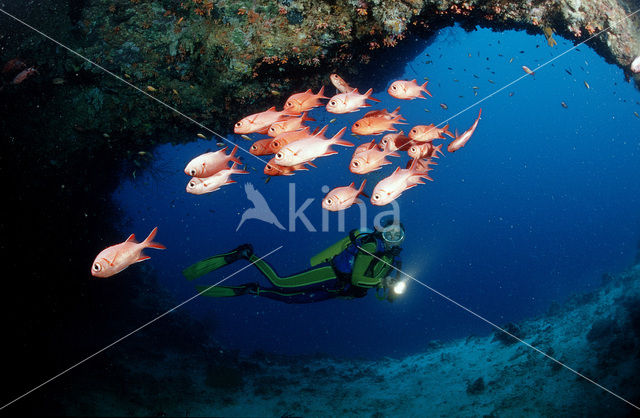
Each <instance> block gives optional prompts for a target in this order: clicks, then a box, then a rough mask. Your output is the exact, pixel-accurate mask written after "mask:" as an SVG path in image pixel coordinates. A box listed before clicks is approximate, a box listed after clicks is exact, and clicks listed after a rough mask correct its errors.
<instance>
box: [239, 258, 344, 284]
mask: <svg viewBox="0 0 640 418" xmlns="http://www.w3.org/2000/svg"><path fill="white" fill-rule="evenodd" d="M249 261H250V262H251V263H253V264H254V265H255V266H256V267H257V268H258V269H259V270H260V271H261V272H262V274H264V275H265V277H266V278H267V279H269V281H270V282H271V283H272V284H273V285H274V286H276V287H281V288H294V287H296V288H299V287H305V286H316V285H320V284H322V283H325V282H328V281H330V280H334V279H336V273H335V271H334V270H333V267H331V266H330V265H328V264H327V263H325V264H324V265H322V266H320V267H315V268H311V269H309V270H305V271H302V272H300V273H297V274H294V275H292V276H287V277H280V276H278V274H277V273H276V272H275V270H274V269H273V267H271V266H270V265H269V263H267V262H266V261H264V260H261V259H260V258H258V257H256V256H255V255H251V256H250V257H249Z"/></svg>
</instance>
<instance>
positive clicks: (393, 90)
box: [387, 78, 431, 100]
mask: <svg viewBox="0 0 640 418" xmlns="http://www.w3.org/2000/svg"><path fill="white" fill-rule="evenodd" d="M427 83H428V81H425V82H424V84H423V85H421V86H419V85H418V83H416V79H415V78H414V79H413V80H411V81H407V80H397V81H394V82H393V83H391V85H390V86H389V88H388V89H387V93H389V95H391V97H395V98H396V99H403V100H413V99H426V97H425V96H423V95H422V93H427V94H428V95H429V96H431V93H429V90H427Z"/></svg>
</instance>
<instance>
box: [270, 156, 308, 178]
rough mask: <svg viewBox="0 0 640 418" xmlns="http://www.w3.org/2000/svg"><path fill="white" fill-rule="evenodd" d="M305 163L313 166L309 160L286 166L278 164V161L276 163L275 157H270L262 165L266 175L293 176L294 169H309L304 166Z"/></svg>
mask: <svg viewBox="0 0 640 418" xmlns="http://www.w3.org/2000/svg"><path fill="white" fill-rule="evenodd" d="M305 164H307V165H309V166H311V167H315V165H314V164H313V163H311V162H306V163H304V164H298V165H293V166H291V167H287V166H284V165H279V164H278V163H276V159H275V158H272V159H270V160H269V162H268V163H267V165H265V166H264V174H266V175H268V176H293V174H294V171H298V170H309V169H308V168H307V167H305Z"/></svg>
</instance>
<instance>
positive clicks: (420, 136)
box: [409, 124, 453, 142]
mask: <svg viewBox="0 0 640 418" xmlns="http://www.w3.org/2000/svg"><path fill="white" fill-rule="evenodd" d="M444 134H447V135H449V136H450V137H451V138H453V134H452V133H451V132H449V125H448V124H447V125H445V126H444V128H436V125H434V124H430V125H416V126H414V127H413V128H411V130H410V131H409V138H411V140H412V141H415V142H431V141H433V140H434V139H444Z"/></svg>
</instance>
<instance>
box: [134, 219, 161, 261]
mask: <svg viewBox="0 0 640 418" xmlns="http://www.w3.org/2000/svg"><path fill="white" fill-rule="evenodd" d="M157 233H158V227H157V226H156V227H155V228H153V230H152V231H151V233H150V234H149V236H148V237H147V238H146V239H145V240H144V241H143V244H144V246H145V247H149V248H156V249H158V250H166V249H167V247H165V246H164V245H162V244H160V243H159V242H153V239H154V238H155V237H156V234H157ZM147 258H149V257H147ZM139 261H142V260H139Z"/></svg>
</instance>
